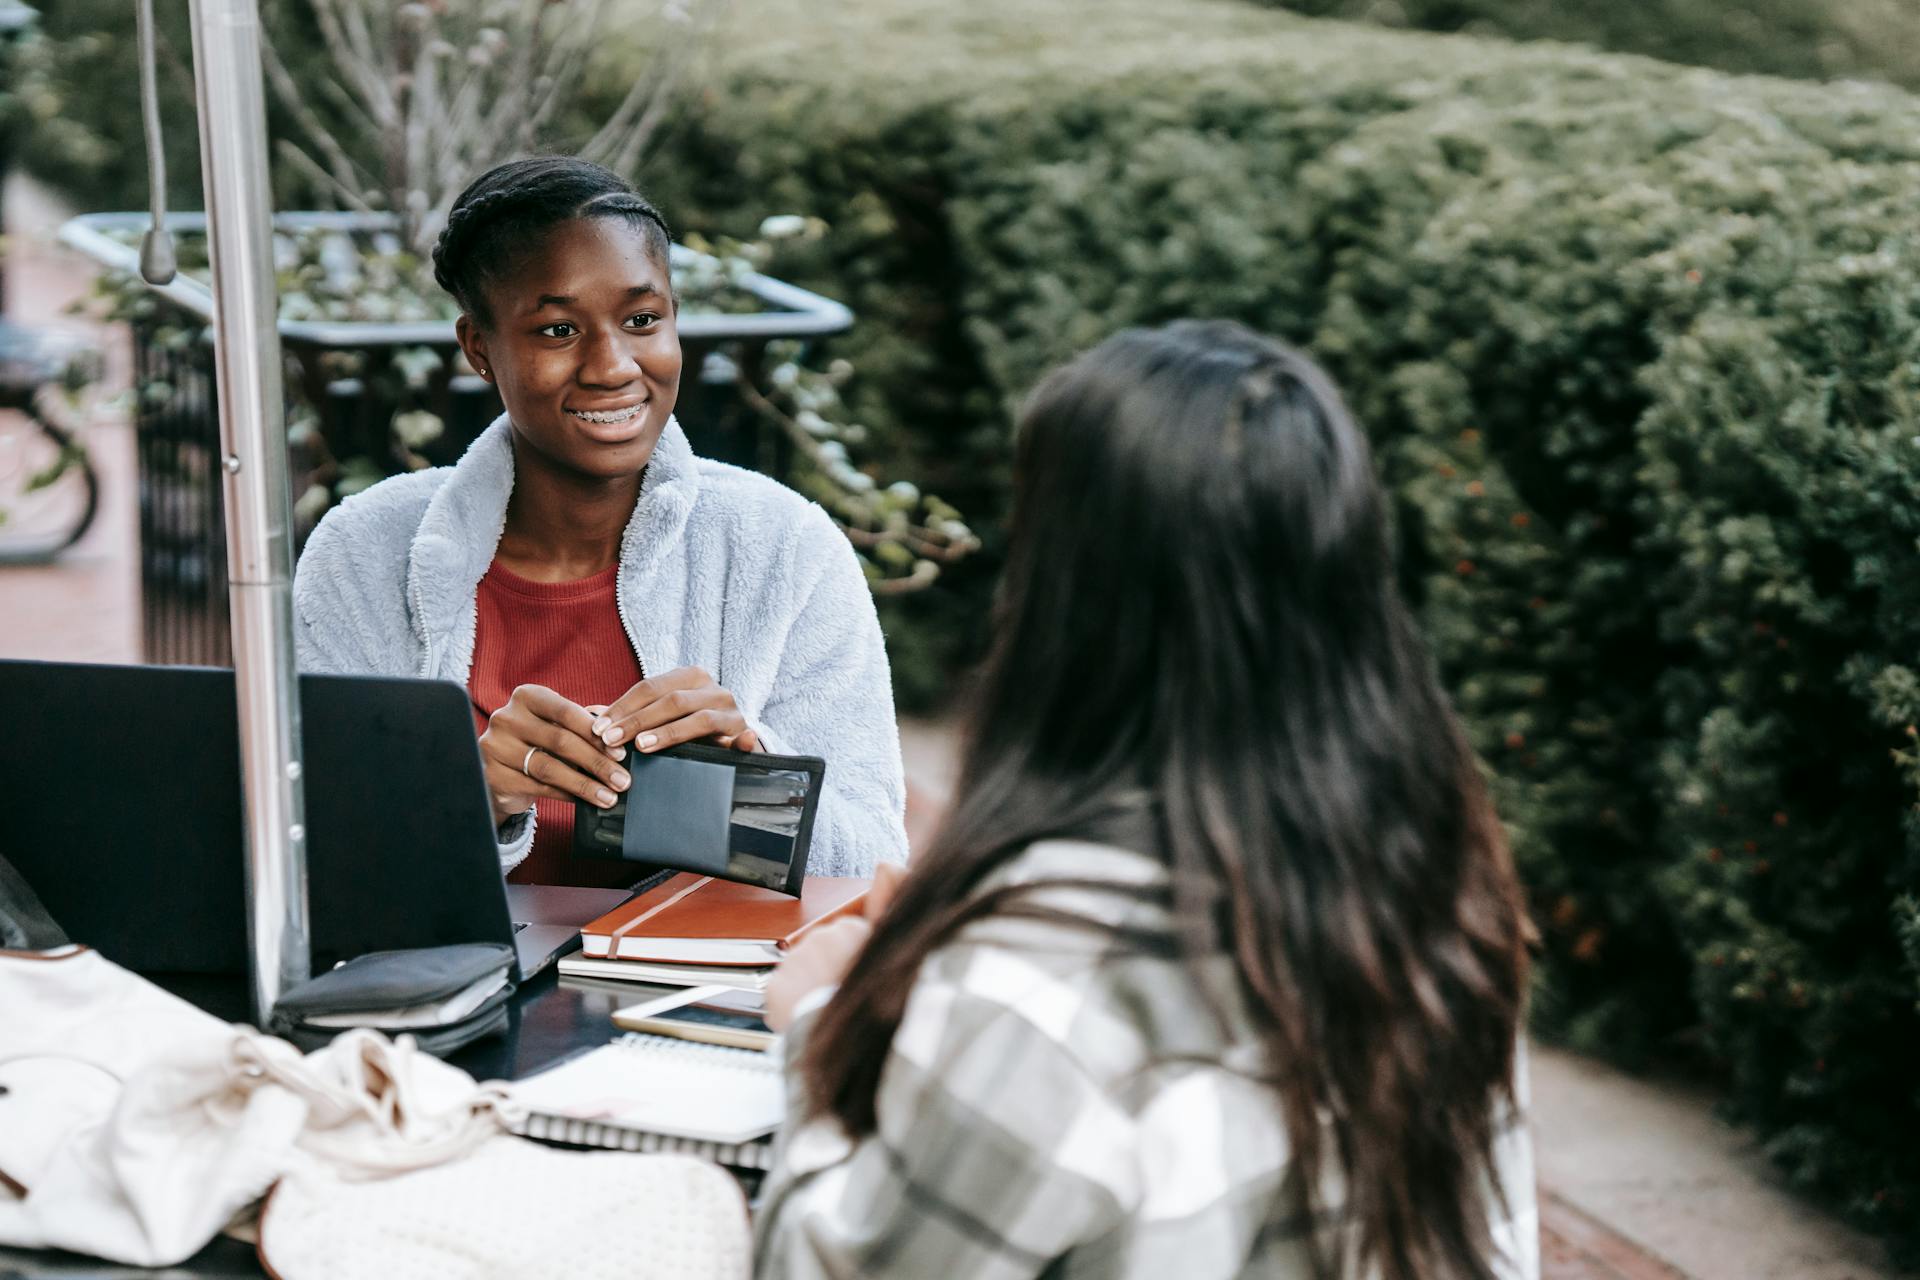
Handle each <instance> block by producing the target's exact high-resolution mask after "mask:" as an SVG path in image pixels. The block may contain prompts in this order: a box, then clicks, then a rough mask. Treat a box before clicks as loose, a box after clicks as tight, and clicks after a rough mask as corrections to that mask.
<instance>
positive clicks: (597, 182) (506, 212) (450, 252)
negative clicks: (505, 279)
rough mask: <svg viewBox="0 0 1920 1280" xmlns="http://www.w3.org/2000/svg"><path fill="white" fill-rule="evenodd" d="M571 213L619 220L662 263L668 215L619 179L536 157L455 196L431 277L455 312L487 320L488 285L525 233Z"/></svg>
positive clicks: (574, 162) (598, 169)
mask: <svg viewBox="0 0 1920 1280" xmlns="http://www.w3.org/2000/svg"><path fill="white" fill-rule="evenodd" d="M575 218H625V219H626V220H627V221H628V222H629V223H631V224H632V225H633V226H634V227H635V228H636V229H637V230H639V231H640V232H641V233H642V234H643V235H644V236H645V237H646V240H647V251H648V252H649V253H652V254H654V255H655V256H656V257H657V258H658V259H659V261H660V263H661V265H662V266H663V267H665V266H667V265H668V262H669V251H670V249H671V247H672V237H671V235H670V233H669V232H668V230H667V220H666V219H665V218H664V217H662V216H661V214H660V211H659V210H658V209H656V208H655V207H654V206H653V204H652V203H651V202H650V201H648V200H647V198H646V197H645V196H642V195H641V194H640V193H639V192H638V191H635V190H634V189H633V186H632V184H631V183H629V182H628V181H627V180H626V179H625V178H622V177H621V176H620V175H619V174H617V173H615V172H613V171H612V170H611V169H607V168H603V167H602V166H600V165H597V164H594V163H592V162H591V161H587V160H580V159H577V158H575V157H573V156H535V157H532V158H531V159H526V160H513V161H509V162H508V163H506V164H503V165H497V166H495V167H494V168H492V169H489V170H488V171H487V172H485V173H483V174H481V175H480V176H479V177H478V178H476V179H474V181H473V183H472V184H471V185H470V186H468V187H467V189H466V190H465V191H462V192H461V193H460V196H459V198H458V199H456V200H455V201H454V202H453V208H452V209H451V210H450V211H449V212H448V214H447V225H446V227H445V228H444V229H442V230H441V232H440V239H439V241H438V243H436V244H435V245H434V248H433V278H434V279H435V280H437V281H438V282H439V284H440V287H441V288H442V289H445V290H446V291H447V292H448V293H450V294H452V295H453V297H454V300H455V301H457V302H458V303H459V304H460V306H461V309H462V310H464V311H466V312H467V313H468V314H469V315H471V316H473V317H474V318H475V319H477V320H478V321H480V323H482V324H483V325H484V324H490V323H492V316H491V315H490V314H489V312H488V310H487V298H486V287H485V286H486V284H487V282H488V281H489V280H490V279H492V278H493V277H495V276H496V275H497V274H498V273H499V272H500V271H501V270H503V269H504V268H505V266H506V265H507V263H509V262H511V261H512V260H513V259H514V257H515V256H517V254H518V253H519V252H521V251H523V250H524V248H525V242H526V240H527V239H528V238H529V237H532V236H538V235H539V234H541V233H542V232H545V231H546V230H548V229H549V228H551V227H553V226H555V225H557V224H559V223H562V222H568V221H571V220H572V219H575Z"/></svg>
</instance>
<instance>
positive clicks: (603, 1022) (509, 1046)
mask: <svg viewBox="0 0 1920 1280" xmlns="http://www.w3.org/2000/svg"><path fill="white" fill-rule="evenodd" d="M160 982H161V985H163V986H166V987H167V988H169V989H170V990H172V991H174V992H175V993H176V994H178V995H181V996H183V997H185V998H186V999H188V1000H191V1001H193V1002H194V1003H195V1004H197V1005H199V1006H200V1007H201V1008H203V1009H206V1010H207V1011H208V1012H209V1013H212V1014H214V1015H216V1016H218V1017H223V1018H228V1019H230V1020H234V1021H250V1019H249V1018H247V1014H246V1010H247V999H248V996H247V991H246V989H245V985H244V983H242V982H239V981H234V980H229V979H198V980H193V981H180V980H174V981H168V980H164V979H162V980H160ZM668 990H670V988H667V987H651V986H644V985H641V984H638V983H630V982H627V983H618V984H615V983H592V982H581V983H578V984H576V983H575V982H574V980H572V979H569V980H568V982H567V984H566V985H565V986H562V985H561V984H560V983H559V982H558V980H557V977H556V974H555V971H554V970H552V969H548V970H547V971H546V972H545V973H543V974H541V975H539V976H538V977H536V978H534V979H533V981H531V982H529V983H527V984H526V985H524V986H522V987H521V988H520V990H519V991H517V992H515V993H514V997H513V1000H512V1002H511V1003H510V1004H509V1005H508V1006H507V1031H506V1034H505V1035H501V1036H494V1037H492V1038H490V1039H487V1040H482V1041H480V1042H479V1043H477V1044H471V1045H468V1046H467V1047H466V1048H464V1049H462V1050H461V1051H460V1052H459V1053H456V1054H454V1055H453V1056H452V1057H451V1058H449V1059H448V1061H449V1062H451V1063H453V1065H455V1066H457V1067H459V1068H460V1069H461V1070H463V1071H465V1072H467V1073H468V1074H470V1075H472V1076H473V1077H474V1078H475V1079H476V1080H519V1079H521V1078H523V1077H525V1076H530V1075H532V1074H534V1073H535V1072H537V1071H539V1070H541V1069H542V1068H545V1067H549V1066H552V1065H553V1064H554V1063H556V1062H558V1061H560V1060H561V1059H562V1058H565V1057H568V1056H570V1055H571V1054H574V1053H578V1052H580V1051H581V1050H584V1049H590V1048H593V1047H594V1046H596V1045H602V1044H605V1043H607V1041H609V1040H611V1039H613V1038H614V1036H616V1035H617V1034H619V1031H618V1029H617V1028H616V1027H615V1026H614V1025H613V1022H612V1015H613V1011H614V1010H615V1009H619V1008H623V1007H624V1006H626V1005H630V1004H638V1003H639V1002H640V1001H642V1000H646V999H648V998H650V997H652V996H654V995H659V994H664V993H665V992H667V991H668ZM263 1274H265V1273H264V1272H263V1271H262V1270H261V1268H260V1263H259V1260H258V1259H257V1258H256V1256H255V1254H254V1251H253V1246H252V1245H248V1244H242V1243H240V1242H239V1241H237V1240H229V1239H227V1238H226V1237H224V1236H222V1237H219V1238H216V1239H215V1240H214V1242H213V1243H212V1244H210V1245H208V1246H207V1247H206V1248H205V1249H203V1250H201V1251H200V1252H199V1253H198V1254H196V1255H195V1256H194V1257H192V1258H190V1259H188V1260H187V1261H186V1262H184V1263H182V1264H180V1265H179V1266H177V1267H164V1268H161V1269H158V1270H153V1269H148V1268H144V1267H123V1266H120V1265H118V1264H116V1263H111V1262H100V1261H98V1260H96V1259H93V1258H86V1257H81V1256H79V1255H77V1254H70V1253H51V1252H44V1251H40V1250H27V1249H7V1248H0V1280H40V1278H41V1277H49V1278H50V1277H60V1278H61V1280H80V1278H81V1277H94V1276H97V1277H101V1278H102V1280H106V1278H107V1277H114V1278H116V1280H118V1278H119V1277H132V1276H144V1277H149V1278H151V1277H155V1276H161V1277H166V1276H179V1277H185V1276H196V1277H198V1276H248V1277H253V1278H255V1280H257V1278H258V1277H260V1276H261V1275H263Z"/></svg>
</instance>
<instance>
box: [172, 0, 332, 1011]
mask: <svg viewBox="0 0 1920 1280" xmlns="http://www.w3.org/2000/svg"><path fill="white" fill-rule="evenodd" d="M193 62H194V84H195V87H196V90H197V93H198V97H199V106H200V165H201V172H202V174H203V175H204V180H205V184H206V195H207V233H208V235H209V237H210V240H211V249H212V255H213V264H212V265H213V298H214V339H215V365H214V367H215V376H216V382H217V386H218V388H219V399H220V446H221V452H222V454H223V455H224V457H223V459H222V460H223V463H224V466H223V472H224V488H225V494H226V504H227V581H228V587H229V594H230V598H231V601H232V606H233V672H234V683H235V685H236V686H237V688H238V690H239V714H240V774H241V780H242V784H243V786H244V788H245V796H246V849H247V911H248V921H247V923H248V938H249V941H250V949H251V955H252V961H253V966H252V967H253V999H254V1011H255V1013H256V1014H257V1015H258V1017H259V1018H260V1019H261V1021H262V1022H263V1023H264V1021H265V1019H266V1016H267V1012H268V1011H269V1010H270V1009H272V1008H273V1005H274V1003H275V1002H276V1001H277V1000H278V999H279V998H280V993H281V992H282V991H284V990H285V989H286V988H287V987H288V986H291V985H292V984H294V983H296V982H300V981H303V980H304V979H305V978H306V977H307V965H308V955H307V874H306V821H305V802H304V799H303V795H302V787H301V782H300V696H299V695H300V690H299V684H298V682H297V681H296V679H295V673H294V657H293V539H292V537H291V533H290V530H291V522H290V520H289V518H288V516H289V511H290V508H291V506H292V502H291V498H290V496H289V494H288V488H287V435H286V423H285V406H284V402H283V400H282V398H281V397H282V392H281V387H280V336H279V331H278V328H277V327H276V320H277V319H278V300H277V295H276V292H275V289H274V278H273V240H272V229H271V218H272V198H271V192H270V190H269V186H268V171H267V133H266V101H265V94H264V88H263V81H262V78H261V71H260V10H259V4H258V0H193Z"/></svg>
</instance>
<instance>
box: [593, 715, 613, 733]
mask: <svg viewBox="0 0 1920 1280" xmlns="http://www.w3.org/2000/svg"><path fill="white" fill-rule="evenodd" d="M609 723H611V722H610V721H608V719H607V718H606V717H605V716H601V717H600V718H599V719H598V720H595V721H594V722H593V731H594V732H595V733H605V732H606V731H607V725H608V724H609Z"/></svg>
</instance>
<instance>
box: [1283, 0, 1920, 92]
mask: <svg viewBox="0 0 1920 1280" xmlns="http://www.w3.org/2000/svg"><path fill="white" fill-rule="evenodd" d="M1261 2H1262V3H1267V4H1272V5H1274V6H1276V7H1279V8H1285V9H1291V10H1293V11H1294V12H1296V13H1303V14H1308V15H1311V16H1314V17H1322V18H1349V19H1353V20H1356V21H1361V22H1373V23H1379V24H1380V25H1383V26H1389V27H1411V28H1414V29H1416V30H1421V31H1445V32H1456V31H1459V32H1466V33H1468V34H1474V35H1497V36H1506V37H1508V38H1510V39H1515V40H1570V41H1577V42H1580V43H1583V44H1590V45H1593V46H1595V47H1597V48H1601V49H1608V50H1612V51H1614V52H1618V53H1642V54H1648V55H1651V56H1653V57H1656V58H1666V59H1668V60H1670V61H1673V62H1685V63H1690V64H1692V65H1696V66H1703V67H1718V68H1720V69H1722V70H1725V71H1742V72H1761V73H1765V74H1767V75H1778V76H1797V77H1801V78H1806V79H1818V78H1822V77H1826V76H1849V77H1858V78H1860V79H1865V80H1886V81H1890V82H1892V83H1894V84H1900V85H1905V86H1907V87H1909V88H1914V87H1920V10H1916V9H1915V8H1914V7H1913V6H1912V5H1911V4H1908V3H1906V0H1843V2H1841V3H1826V2H1823V0H1742V3H1739V4H1715V3H1702V0H1615V2H1614V3H1611V4H1595V3H1593V2H1592V0H1261Z"/></svg>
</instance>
